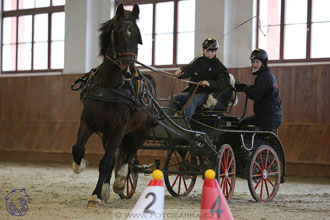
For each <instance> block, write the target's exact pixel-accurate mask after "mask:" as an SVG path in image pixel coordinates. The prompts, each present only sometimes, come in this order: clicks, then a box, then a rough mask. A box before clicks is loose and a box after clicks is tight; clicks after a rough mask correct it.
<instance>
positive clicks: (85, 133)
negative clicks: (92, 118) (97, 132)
mask: <svg viewBox="0 0 330 220" xmlns="http://www.w3.org/2000/svg"><path fill="white" fill-rule="evenodd" d="M92 134H93V132H92V131H91V129H90V128H89V126H87V124H86V122H85V121H83V120H82V121H81V123H80V127H79V131H78V139H77V141H76V144H75V145H74V146H73V147H72V155H73V163H72V169H73V172H74V173H76V174H80V173H81V172H82V171H83V170H84V169H85V168H86V167H87V166H88V161H87V160H84V159H83V157H84V155H85V144H86V142H87V140H88V138H89V137H90V136H91V135H92Z"/></svg>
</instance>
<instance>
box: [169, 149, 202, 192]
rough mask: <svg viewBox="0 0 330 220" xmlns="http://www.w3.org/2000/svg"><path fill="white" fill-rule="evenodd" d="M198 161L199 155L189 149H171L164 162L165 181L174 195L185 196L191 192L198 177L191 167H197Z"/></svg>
mask: <svg viewBox="0 0 330 220" xmlns="http://www.w3.org/2000/svg"><path fill="white" fill-rule="evenodd" d="M197 163H198V161H197V156H193V155H191V153H190V152H189V151H184V152H182V151H180V152H179V151H177V150H171V151H169V153H168V155H167V157H166V159H165V164H164V181H165V185H166V188H167V190H168V192H169V193H170V194H171V195H172V196H174V197H183V196H187V195H188V194H189V193H190V192H191V190H192V189H193V188H194V185H195V183H196V179H197V174H195V173H194V171H193V170H192V169H191V167H192V166H195V167H197V166H198V164H197Z"/></svg>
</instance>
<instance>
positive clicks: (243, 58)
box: [64, 0, 255, 73]
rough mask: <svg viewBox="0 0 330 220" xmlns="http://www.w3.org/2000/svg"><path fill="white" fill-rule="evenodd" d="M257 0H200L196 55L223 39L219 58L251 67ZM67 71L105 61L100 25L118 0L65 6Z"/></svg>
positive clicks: (76, 1) (78, 1) (78, 70)
mask: <svg viewBox="0 0 330 220" xmlns="http://www.w3.org/2000/svg"><path fill="white" fill-rule="evenodd" d="M254 2H255V0H207V1H205V0H196V22H195V25H196V35H195V56H199V55H201V54H202V42H203V41H204V40H205V39H206V38H208V37H213V38H215V39H217V40H218V41H219V45H220V48H219V50H218V53H217V57H218V58H219V59H220V60H221V61H222V62H223V63H224V64H225V65H226V66H227V67H246V66H250V61H249V59H248V57H249V55H250V53H251V51H252V50H253V49H254V38H253V32H254V30H255V28H254V25H255V24H253V23H254V22H255V19H253V20H251V21H249V22H247V23H245V24H244V25H242V26H240V27H238V28H237V29H236V30H234V31H232V30H233V29H234V28H236V27H237V26H239V25H240V24H241V23H243V22H244V21H246V20H248V19H249V18H251V17H253V16H254V6H253V5H254ZM65 12H66V17H65V25H66V28H65V30H66V33H65V61H64V73H84V72H87V71H89V70H90V69H91V68H93V67H96V66H97V65H99V64H100V62H102V60H101V58H100V57H99V47H98V37H99V32H98V28H99V26H100V24H101V23H103V22H105V21H106V20H109V19H110V18H111V17H112V16H113V13H114V0H97V1H96V0H69V1H66V5H65Z"/></svg>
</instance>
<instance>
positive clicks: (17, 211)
mask: <svg viewBox="0 0 330 220" xmlns="http://www.w3.org/2000/svg"><path fill="white" fill-rule="evenodd" d="M5 201H6V208H7V211H8V213H9V214H11V215H12V216H24V215H25V214H26V213H27V211H28V209H29V206H28V203H29V202H30V198H29V196H28V194H27V193H26V192H25V189H24V188H23V189H13V190H11V192H10V193H8V194H7V196H6V197H5Z"/></svg>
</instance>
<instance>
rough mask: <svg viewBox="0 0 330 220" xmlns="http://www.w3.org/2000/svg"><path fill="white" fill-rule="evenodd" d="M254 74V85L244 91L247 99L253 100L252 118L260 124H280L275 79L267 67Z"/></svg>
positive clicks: (280, 106) (279, 101)
mask: <svg viewBox="0 0 330 220" xmlns="http://www.w3.org/2000/svg"><path fill="white" fill-rule="evenodd" d="M255 74H256V75H257V77H256V78H255V81H254V84H253V85H250V86H248V87H247V88H246V89H245V93H246V95H247V96H248V98H250V99H252V100H254V104H253V111H254V116H255V117H256V119H257V120H258V121H259V123H261V124H265V123H266V124H280V123H281V122H282V118H283V112H282V103H281V99H280V96H279V90H278V85H277V82H276V79H275V77H274V75H273V73H272V72H271V71H270V69H269V68H268V67H267V66H263V67H262V68H261V69H260V70H259V71H258V72H256V73H255Z"/></svg>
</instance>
